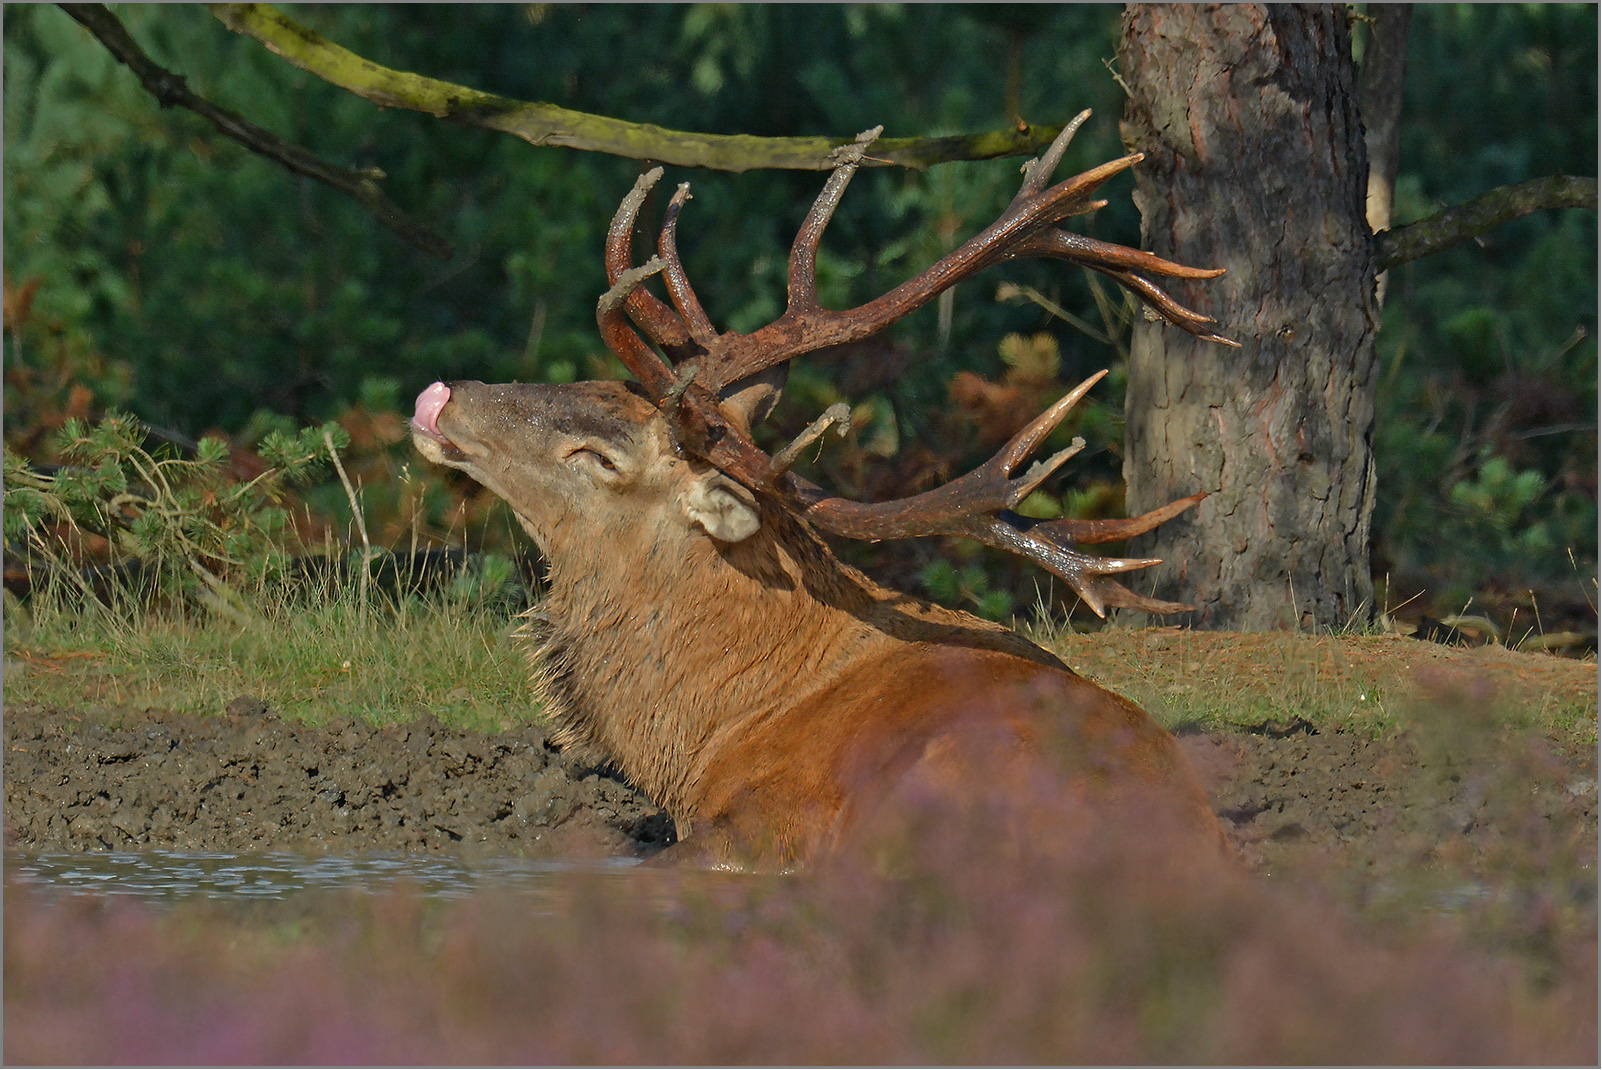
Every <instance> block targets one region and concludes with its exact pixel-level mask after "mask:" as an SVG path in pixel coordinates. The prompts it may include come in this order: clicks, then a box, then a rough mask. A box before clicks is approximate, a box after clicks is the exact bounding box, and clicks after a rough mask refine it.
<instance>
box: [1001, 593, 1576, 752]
mask: <svg viewBox="0 0 1602 1070" xmlns="http://www.w3.org/2000/svg"><path fill="white" fill-rule="evenodd" d="M1026 634H1027V635H1029V637H1030V638H1031V639H1033V640H1034V641H1035V642H1037V643H1040V644H1041V645H1043V646H1045V647H1047V648H1048V649H1050V650H1053V651H1055V652H1056V653H1057V654H1058V655H1060V656H1061V657H1062V658H1063V659H1064V660H1065V661H1067V662H1068V664H1069V665H1070V666H1071V667H1072V668H1074V669H1075V670H1076V671H1078V672H1080V673H1081V674H1082V675H1084V676H1087V677H1089V678H1091V679H1092V680H1095V681H1096V682H1097V683H1099V684H1101V685H1103V686H1105V687H1108V688H1111V689H1112V690H1114V691H1118V692H1119V693H1121V694H1124V695H1127V696H1128V697H1129V698H1131V699H1133V700H1134V701H1136V702H1138V703H1139V704H1140V705H1142V706H1143V707H1145V708H1146V709H1147V710H1148V711H1149V712H1150V713H1151V714H1152V715H1153V716H1154V717H1155V718H1156V719H1157V720H1158V721H1159V722H1161V723H1162V724H1164V725H1165V726H1167V727H1169V728H1171V729H1173V728H1181V727H1194V728H1201V729H1208V730H1213V729H1225V730H1228V729H1234V730H1241V729H1251V728H1256V727H1259V726H1263V725H1274V724H1282V725H1283V724H1287V723H1289V722H1293V721H1294V720H1296V719H1298V718H1299V719H1302V720H1305V721H1308V722H1310V723H1311V724H1313V725H1314V726H1316V727H1319V728H1340V729H1345V730H1349V731H1360V732H1367V733H1371V734H1376V735H1379V734H1385V733H1388V732H1392V731H1395V730H1396V729H1398V728H1402V727H1405V726H1408V725H1414V724H1418V723H1419V722H1420V719H1421V717H1426V718H1427V714H1424V713H1421V711H1423V710H1426V709H1433V708H1435V707H1437V706H1439V705H1441V704H1442V703H1443V702H1444V703H1446V704H1448V705H1462V704H1464V703H1468V704H1470V705H1473V706H1475V707H1476V708H1477V709H1481V708H1482V709H1483V710H1484V711H1485V717H1486V718H1488V719H1489V720H1488V724H1487V726H1488V727H1498V728H1507V729H1515V730H1526V729H1530V730H1538V731H1541V732H1544V733H1547V734H1549V735H1552V736H1554V737H1555V738H1558V739H1561V740H1563V741H1564V742H1566V743H1568V744H1569V745H1573V746H1580V747H1585V746H1589V747H1594V746H1595V745H1596V743H1597V739H1598V734H1597V700H1598V689H1597V670H1596V662H1595V659H1594V658H1591V659H1587V660H1585V661H1577V660H1571V659H1565V658H1559V657H1554V656H1552V655H1549V654H1541V653H1519V652H1517V651H1512V650H1508V649H1506V648H1505V647H1499V646H1486V647H1478V648H1472V649H1469V648H1462V647H1449V646H1443V645H1440V644H1436V643H1428V642H1420V641H1417V640H1413V639H1408V638H1403V637H1400V636H1394V635H1365V634H1350V635H1340V636H1333V635H1329V636H1312V635H1298V634H1293V633H1262V634H1250V635H1244V634H1237V633H1228V632H1198V631H1184V630H1180V629H1177V628H1158V629H1129V628H1120V627H1116V626H1114V627H1108V628H1104V629H1102V630H1101V631H1099V632H1094V633H1076V632H1073V631H1071V630H1069V629H1067V628H1064V627H1062V626H1061V625H1060V624H1056V625H1054V624H1052V623H1050V622H1037V623H1036V624H1034V625H1033V626H1031V627H1030V628H1028V629H1026Z"/></svg>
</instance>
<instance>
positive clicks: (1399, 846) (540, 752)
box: [4, 696, 1598, 883]
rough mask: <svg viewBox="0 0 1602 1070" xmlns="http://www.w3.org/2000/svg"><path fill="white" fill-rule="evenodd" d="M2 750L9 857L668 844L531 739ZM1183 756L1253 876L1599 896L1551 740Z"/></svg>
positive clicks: (459, 734) (1395, 739)
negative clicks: (1467, 880)
mask: <svg viewBox="0 0 1602 1070" xmlns="http://www.w3.org/2000/svg"><path fill="white" fill-rule="evenodd" d="M4 741H5V754H4V773H5V834H6V846H7V848H8V849H11V850H21V851H30V852H34V851H84V850H108V849H118V850H128V849H138V848H144V847H161V848H167V849H174V850H195V851H226V852H264V851H279V850H298V851H312V852H324V851H328V852H337V853H343V854H353V853H364V852H374V851H449V852H458V853H482V854H515V855H522V856H525V857H530V858H556V857H575V856H577V857H586V856H587V857H597V856H607V855H633V856H636V857H646V856H649V855H651V854H653V853H655V852H656V851H658V850H660V849H661V848H662V847H664V846H666V845H667V844H668V843H670V842H672V836H673V831H672V822H671V820H670V819H669V818H668V817H667V815H666V814H664V813H663V812H661V811H660V810H658V809H657V808H656V807H654V806H653V805H652V804H651V803H650V802H649V801H648V800H647V799H645V798H644V797H643V796H641V795H639V794H638V793H636V792H635V791H634V790H633V789H631V788H630V787H628V786H627V785H626V784H625V783H623V782H622V781H620V780H619V779H617V778H615V777H613V776H611V775H609V774H608V773H607V771H606V770H604V769H602V768H598V767H596V766H594V765H592V764H587V763H586V762H584V761H582V760H579V759H577V758H575V757H573V756H570V755H566V754H563V753H560V752H558V751H556V750H555V749H553V748H551V747H550V746H548V745H547V743H546V740H545V737H544V735H543V734H542V732H541V731H540V730H539V729H537V728H532V727H522V728H516V729H513V730H510V731H505V732H500V733H496V734H484V733H479V732H471V731H465V730H458V729H454V728H447V727H444V726H442V725H440V724H438V723H437V722H435V721H433V720H432V719H426V718H425V719H424V720H421V721H417V722H414V723H411V724H407V725H397V726H387V727H374V726H371V725H369V724H366V723H365V722H360V721H352V720H335V721H331V722H329V723H327V724H325V725H322V726H317V727H311V726H306V725H299V724H291V723H288V722H285V721H281V720H279V719H278V718H277V717H276V716H275V715H273V714H272V713H271V712H269V711H267V710H266V709H265V708H264V707H263V706H262V704H261V703H259V702H255V701H253V700H250V699H249V698H247V697H243V696H242V697H241V698H240V699H238V700H235V702H233V703H231V704H230V712H228V713H227V714H225V715H224V716H221V717H195V716H187V715H172V714H162V713H160V712H134V711H129V712H127V713H125V714H122V715H120V716H117V717H112V718H110V719H108V718H107V717H106V715H105V714H104V713H101V714H98V715H97V716H95V717H89V716H87V715H81V714H78V713H74V712H72V711H64V710H57V709H49V708H39V707H27V706H20V705H11V706H8V707H7V709H6V711H5V723H4ZM1454 741H1457V742H1454ZM1180 742H1181V744H1182V745H1183V746H1184V748H1185V749H1186V750H1187V752H1188V753H1189V754H1190V757H1191V760H1192V762H1193V763H1194V764H1195V766H1196V767H1197V770H1198V772H1199V773H1200V774H1201V776H1202V778H1203V780H1204V782H1205V783H1206V785H1207V787H1208V790H1209V794H1210V796H1211V798H1212V800H1213V804H1214V807H1215V809H1216V810H1217V812H1218V814H1219V816H1220V819H1221V821H1222V824H1223V826H1224V828H1225V830H1226V832H1227V834H1228V835H1229V837H1230V839H1231V840H1232V842H1233V844H1234V846H1235V848H1236V850H1237V852H1238V853H1239V854H1240V856H1241V857H1242V859H1243V860H1244V861H1246V862H1247V863H1248V864H1249V865H1250V866H1252V867H1253V868H1255V869H1259V870H1264V871H1275V870H1280V869H1286V868H1289V869H1294V868H1296V867H1297V866H1302V865H1310V864H1314V863H1315V862H1316V863H1317V864H1321V865H1324V866H1326V867H1331V868H1333V869H1335V870H1337V871H1340V872H1345V873H1348V874H1364V873H1366V874H1368V875H1369V876H1370V878H1378V879H1383V870H1384V869H1385V867H1387V866H1396V865H1412V866H1415V867H1416V866H1423V867H1430V866H1438V865H1440V864H1453V863H1454V862H1459V863H1460V862H1462V861H1463V860H1464V858H1465V857H1467V858H1468V859H1469V861H1470V862H1471V863H1472V862H1473V861H1474V860H1476V859H1480V858H1483V857H1490V856H1492V855H1495V854H1497V853H1498V852H1501V853H1502V854H1504V855H1505V854H1506V853H1507V848H1508V845H1509V844H1513V845H1516V846H1517V847H1518V849H1519V850H1520V851H1524V852H1526V853H1531V852H1533V855H1532V860H1533V861H1534V862H1535V864H1541V862H1540V857H1547V856H1552V857H1557V856H1561V858H1562V859H1563V860H1564V861H1563V866H1562V867H1560V868H1563V869H1565V870H1567V871H1569V872H1571V873H1573V874H1574V876H1575V879H1578V880H1581V881H1582V882H1583V881H1590V882H1593V883H1594V880H1595V868H1594V863H1595V856H1596V842H1597V802H1598V795H1597V777H1596V773H1597V770H1596V755H1595V753H1594V751H1593V750H1589V749H1585V748H1578V749H1577V752H1568V751H1566V750H1565V748H1564V747H1563V746H1561V745H1559V744H1556V743H1554V742H1553V741H1552V740H1550V739H1547V738H1545V737H1543V736H1541V735H1540V734H1538V733H1524V734H1518V733H1513V734H1511V735H1510V734H1507V733H1503V734H1501V735H1498V736H1495V737H1494V738H1491V737H1488V738H1485V739H1481V740H1480V742H1479V744H1478V745H1477V746H1476V747H1467V746H1465V745H1463V744H1462V743H1461V741H1460V738H1459V737H1458V736H1455V735H1452V734H1446V735H1431V734H1430V733H1429V732H1420V731H1413V730H1410V731H1405V732H1390V733H1381V734H1374V733H1372V732H1364V731H1339V730H1325V731H1319V730H1318V729H1316V728H1315V727H1314V726H1312V725H1311V724H1309V723H1307V722H1305V721H1293V722H1291V723H1289V724H1269V725H1266V726H1263V727H1261V728H1259V729H1257V730H1255V731H1225V732H1195V733H1189V734H1183V735H1182V736H1181V739H1180ZM1543 852H1545V854H1544V855H1543ZM1554 852H1556V854H1555V855H1554ZM1535 856H1539V857H1535ZM1548 864H1551V863H1550V860H1549V863H1548ZM1468 868H1469V871H1472V870H1473V869H1474V868H1475V866H1474V865H1472V864H1471V865H1470V866H1469V867H1468Z"/></svg>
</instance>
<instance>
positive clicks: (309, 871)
mask: <svg viewBox="0 0 1602 1070" xmlns="http://www.w3.org/2000/svg"><path fill="white" fill-rule="evenodd" d="M636 864H637V863H636V860H635V859H632V858H615V859H607V860H603V861H597V862H581V863H575V862H537V861H530V860H528V859H522V858H504V857H485V858H461V857H453V856H449V855H422V854H414V855H373V856H358V857H349V856H346V857H341V856H335V855H324V856H321V857H313V856H307V855H301V854H294V853H290V852H273V853H267V854H233V853H228V852H218V851H163V850H147V851H90V852H51V853H40V854H28V853H10V854H7V855H6V857H5V883H6V885H7V887H25V888H28V889H29V890H30V891H34V892H43V893H46V894H53V895H65V896H74V895H96V896H99V895H104V896H126V897H131V898H135V899H140V900H144V901H146V902H151V903H169V902H179V901H184V900H190V899H196V898H199V899H210V900H222V901H235V902H237V901H264V900H279V901H287V900H291V899H294V898H297V897H300V896H303V895H305V894H306V893H316V892H362V893H370V894H383V893H388V892H407V893H409V894H413V895H421V896H423V897H425V898H430V899H442V900H450V899H463V898H466V897H467V896H470V895H472V894H473V893H475V892H478V891H482V890H494V891H497V892H500V893H504V894H509V895H515V896H517V897H518V898H520V899H523V900H525V901H527V902H528V903H529V905H530V906H531V907H532V908H533V909H534V910H536V911H542V909H543V910H554V909H556V907H555V904H554V902H553V895H552V893H553V889H554V888H555V886H556V885H557V883H558V882H560V881H561V880H562V879H563V878H565V877H567V876H570V875H572V874H574V873H577V872H584V873H588V874H591V875H599V876H602V877H604V876H606V875H609V874H618V873H622V872H626V871H627V870H629V869H631V868H633V867H634V866H635V865H636Z"/></svg>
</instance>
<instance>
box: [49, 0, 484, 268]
mask: <svg viewBox="0 0 1602 1070" xmlns="http://www.w3.org/2000/svg"><path fill="white" fill-rule="evenodd" d="M61 9H62V10H63V11H65V12H66V13H67V14H69V15H71V16H72V17H73V18H74V19H76V20H77V21H78V22H79V23H81V24H82V25H83V26H84V27H85V28H86V29H88V31H89V32H90V33H92V34H94V35H95V37H96V39H98V40H99V41H100V43H101V44H102V45H104V46H105V47H106V50H107V51H108V52H110V53H111V54H112V55H113V56H115V57H116V58H117V59H118V60H119V61H120V62H122V63H123V64H124V65H126V66H127V67H128V69H129V70H131V71H133V72H134V74H135V75H136V76H138V78H139V81H140V84H142V85H143V86H144V87H145V89H146V90H147V91H148V92H149V93H150V95H151V96H153V97H155V98H156V100H157V102H159V103H160V104H161V106H162V107H163V108H170V107H172V106H173V105H175V104H176V105H177V106H178V107H180V108H186V109H188V110H189V111H192V112H194V113H195V114H196V115H198V116H200V117H201V118H202V119H205V120H206V121H207V122H209V123H211V125H212V126H214V127H216V128H217V131H218V132H219V133H220V134H222V135H223V136H224V137H228V138H232V139H233V140H235V141H237V142H239V143H240V144H241V145H243V146H245V148H247V149H249V150H250V151H251V152H254V153H256V154H257V155H258V156H264V157H266V158H267V159H269V160H272V161H273V162H274V163H277V164H280V165H282V166H283V167H286V168H288V169H289V170H290V171H293V172H294V173H295V174H297V175H305V176H306V177H307V178H312V179H316V180H317V181H318V182H321V183H323V184H324V185H326V186H329V187H331V188H333V189H336V190H339V191H340V192H341V193H345V194H348V195H350V196H351V197H354V198H355V199H356V200H357V201H358V202H360V204H361V205H362V207H363V208H366V209H367V211H368V212H369V213H371V214H372V216H373V218H374V219H376V220H378V222H380V223H382V224H383V225H384V226H385V227H387V228H389V229H390V230H392V231H394V232H395V234H396V235H398V236H399V237H400V238H401V239H402V240H403V241H405V242H406V243H407V244H409V245H413V246H416V247H417V248H418V249H421V250H422V251H423V252H425V253H427V254H428V255H430V256H433V257H438V258H439V259H441V260H449V259H450V258H451V257H452V256H453V255H455V254H454V253H453V251H452V249H451V246H450V243H449V242H447V241H446V240H445V239H444V238H441V237H440V236H439V235H437V234H435V233H434V232H433V231H431V230H429V229H428V228H427V227H425V226H423V225H422V224H421V223H418V222H417V221H415V220H413V219H412V218H411V217H410V216H408V215H407V214H406V213H405V212H403V211H401V210H400V209H399V208H398V207H396V206H395V203H394V202H393V201H391V200H390V199H389V198H388V197H386V196H384V193H383V191H382V190H380V189H379V188H378V183H377V181H376V180H377V179H380V178H383V177H384V173H383V172H382V171H376V170H375V171H353V170H351V169H349V168H345V167H340V166H338V165H337V164H332V163H329V162H328V161H326V160H324V159H321V158H320V157H318V156H316V155H314V154H313V153H312V152H310V151H309V150H307V149H305V148H302V147H301V146H299V145H295V144H291V143H290V142H287V141H285V140H283V139H282V138H280V137H278V135H276V134H273V133H271V132H270V131H267V130H263V129H262V128H261V127H259V126H257V125H256V124H254V123H252V122H249V121H248V120H246V119H243V118H241V117H240V116H238V115H236V114H234V113H233V112H231V111H229V110H228V109H227V108H221V107H218V106H217V105H215V104H213V103H211V101H209V100H206V99H205V98H204V97H201V96H199V95H197V94H196V93H194V92H193V91H191V90H190V89H189V87H188V86H186V85H185V84H184V78H183V76H182V75H179V74H174V73H173V72H172V71H169V70H167V69H166V68H165V67H162V66H160V65H159V64H157V63H156V62H155V61H154V60H152V59H151V58H150V57H149V56H148V55H146V54H145V51H144V49H142V48H140V47H139V45H138V44H137V43H135V41H134V39H133V38H132V37H131V36H129V34H128V31H127V29H126V28H125V27H124V26H123V24H122V23H121V22H119V21H118V20H117V16H115V15H113V14H112V13H111V12H110V11H108V10H107V9H106V7H105V5H104V4H62V5H61Z"/></svg>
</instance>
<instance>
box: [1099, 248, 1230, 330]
mask: <svg viewBox="0 0 1602 1070" xmlns="http://www.w3.org/2000/svg"><path fill="white" fill-rule="evenodd" d="M1094 270H1096V271H1099V272H1101V273H1102V274H1103V275H1106V276H1107V277H1108V278H1110V279H1112V280H1113V281H1114V282H1116V283H1118V285H1120V286H1122V287H1124V288H1125V289H1126V290H1130V291H1133V292H1134V293H1136V294H1138V295H1139V296H1140V297H1142V298H1143V299H1144V300H1145V302H1146V305H1147V307H1148V308H1150V309H1152V310H1153V311H1154V312H1156V313H1157V314H1158V315H1159V316H1161V317H1162V318H1163V319H1164V320H1167V321H1168V322H1169V323H1172V324H1173V325H1174V326H1175V327H1178V328H1179V329H1180V330H1182V331H1185V332H1187V333H1189V334H1193V335H1195V336H1196V337H1197V338H1200V339H1202V340H1203V341H1207V342H1217V343H1219V344H1220V345H1226V346H1231V347H1232V348H1235V349H1239V348H1240V343H1239V342H1237V341H1235V340H1234V339H1233V338H1225V337H1224V336H1223V335H1221V334H1217V333H1215V332H1213V331H1209V330H1208V329H1207V328H1206V326H1204V325H1205V324H1208V323H1216V322H1217V321H1216V320H1214V319H1213V318H1212V317H1211V316H1203V315H1202V314H1201V313H1199V312H1192V311H1191V310H1190V309H1188V308H1186V307H1185V306H1184V305H1182V304H1180V303H1179V302H1178V301H1175V300H1174V299H1173V298H1172V297H1169V296H1168V295H1167V294H1165V293H1163V292H1162V291H1161V290H1159V289H1158V288H1157V286H1156V285H1155V284H1154V283H1153V282H1151V280H1149V279H1144V278H1141V277H1140V276H1139V275H1136V274H1135V273H1134V272H1132V271H1109V270H1107V269H1106V268H1095V269H1094Z"/></svg>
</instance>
